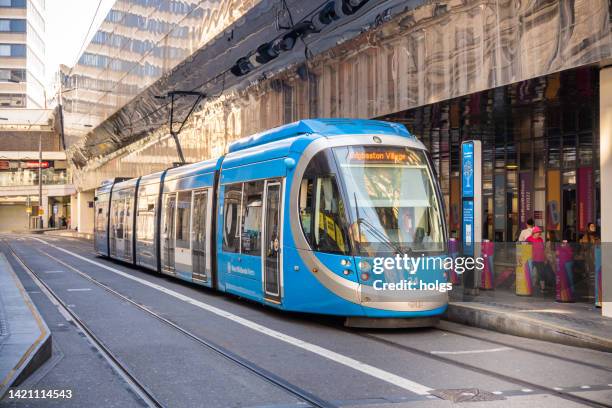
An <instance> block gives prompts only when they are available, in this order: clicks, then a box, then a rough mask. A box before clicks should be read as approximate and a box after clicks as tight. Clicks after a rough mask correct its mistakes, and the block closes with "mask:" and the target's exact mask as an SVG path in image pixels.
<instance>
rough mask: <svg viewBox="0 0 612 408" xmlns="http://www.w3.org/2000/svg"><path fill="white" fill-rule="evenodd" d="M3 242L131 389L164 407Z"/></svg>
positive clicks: (142, 398) (144, 398)
mask: <svg viewBox="0 0 612 408" xmlns="http://www.w3.org/2000/svg"><path fill="white" fill-rule="evenodd" d="M3 241H4V244H5V245H6V247H7V248H8V249H9V251H10V252H11V254H12V255H13V257H14V258H15V260H16V261H17V263H19V265H20V266H21V267H22V268H23V270H24V271H25V272H26V273H27V274H28V275H29V276H30V278H31V279H32V280H33V281H34V283H35V284H36V285H37V286H38V287H39V288H40V289H41V291H42V292H43V293H44V294H45V295H46V296H47V297H48V298H49V300H51V302H52V303H53V304H54V305H55V306H56V307H58V309H59V310H60V313H61V314H62V315H63V316H64V317H65V318H67V320H68V319H69V320H70V321H71V322H72V323H73V324H74V325H75V327H76V328H77V329H78V330H79V331H80V332H81V333H83V335H84V336H85V337H86V338H87V340H88V341H89V342H90V344H91V345H92V346H93V347H94V348H95V349H96V350H97V351H98V353H100V355H101V356H102V357H103V358H104V359H105V360H106V361H107V362H108V363H109V365H110V366H111V368H112V369H113V370H114V371H115V372H116V373H117V374H118V375H119V376H120V377H121V378H122V379H123V380H124V381H125V382H126V383H127V384H128V385H129V387H130V388H131V390H132V391H133V392H134V393H135V394H136V395H137V396H138V397H139V398H140V399H141V400H142V402H143V403H145V404H146V405H147V406H149V407H154V408H166V405H164V404H163V403H162V402H161V401H160V400H159V399H158V398H157V397H155V395H154V394H153V393H152V392H151V391H150V390H149V389H148V388H147V386H146V385H144V384H143V383H142V382H140V381H139V380H138V378H136V376H135V375H134V374H133V373H132V372H131V371H130V370H129V369H128V367H127V364H125V363H124V362H123V361H122V360H121V358H120V357H118V356H117V355H115V354H114V353H113V352H112V351H111V350H110V349H109V348H108V347H107V346H106V345H105V344H104V342H102V341H101V340H100V339H99V338H98V337H97V336H96V334H95V333H94V332H93V331H92V330H91V329H90V328H89V327H88V326H87V325H86V324H85V323H84V322H83V321H82V320H81V319H80V318H79V317H78V316H77V314H76V313H74V312H73V311H72V310H71V309H70V307H68V305H67V304H66V303H65V302H64V301H63V300H62V299H61V298H60V297H59V296H58V295H57V294H56V293H55V291H53V289H51V287H50V286H49V285H47V283H46V282H44V280H43V279H42V278H41V277H40V276H39V275H38V274H37V273H36V272H34V270H33V269H32V268H30V267H29V266H28V265H27V264H26V263H25V261H24V260H22V258H21V257H20V256H19V255H18V254H17V253H16V251H15V250H14V249H13V247H12V246H11V245H10V244H9V243H8V242H7V241H6V240H5V239H3Z"/></svg>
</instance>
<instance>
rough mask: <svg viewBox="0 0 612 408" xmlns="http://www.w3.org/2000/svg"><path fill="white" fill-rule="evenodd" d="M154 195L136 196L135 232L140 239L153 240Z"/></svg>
mask: <svg viewBox="0 0 612 408" xmlns="http://www.w3.org/2000/svg"><path fill="white" fill-rule="evenodd" d="M155 201H156V197H155V196H140V197H138V216H137V224H136V229H137V231H136V233H137V237H138V240H140V241H153V238H154V237H153V235H154V233H155Z"/></svg>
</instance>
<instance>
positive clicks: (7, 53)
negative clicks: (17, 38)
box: [0, 44, 26, 57]
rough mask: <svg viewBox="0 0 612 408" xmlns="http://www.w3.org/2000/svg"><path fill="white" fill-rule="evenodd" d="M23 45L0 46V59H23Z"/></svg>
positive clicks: (24, 48) (24, 52)
mask: <svg viewBox="0 0 612 408" xmlns="http://www.w3.org/2000/svg"><path fill="white" fill-rule="evenodd" d="M25 56H26V46H25V44H0V57H25Z"/></svg>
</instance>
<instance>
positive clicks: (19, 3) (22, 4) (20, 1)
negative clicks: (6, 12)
mask: <svg viewBox="0 0 612 408" xmlns="http://www.w3.org/2000/svg"><path fill="white" fill-rule="evenodd" d="M0 7H11V8H26V0H0Z"/></svg>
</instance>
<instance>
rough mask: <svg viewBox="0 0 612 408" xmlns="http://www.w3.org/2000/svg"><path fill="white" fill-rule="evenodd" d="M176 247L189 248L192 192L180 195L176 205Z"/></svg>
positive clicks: (183, 192)
mask: <svg viewBox="0 0 612 408" xmlns="http://www.w3.org/2000/svg"><path fill="white" fill-rule="evenodd" d="M176 211H177V212H176V247H177V248H186V249H188V248H189V232H190V227H189V217H190V213H191V191H181V192H179V193H178V200H177V203H176Z"/></svg>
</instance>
